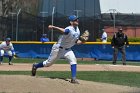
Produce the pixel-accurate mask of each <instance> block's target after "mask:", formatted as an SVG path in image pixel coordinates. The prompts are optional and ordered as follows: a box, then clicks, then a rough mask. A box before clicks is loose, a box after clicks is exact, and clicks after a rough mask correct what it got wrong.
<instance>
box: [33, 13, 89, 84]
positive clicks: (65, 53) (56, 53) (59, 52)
mask: <svg viewBox="0 0 140 93" xmlns="http://www.w3.org/2000/svg"><path fill="white" fill-rule="evenodd" d="M69 21H70V26H68V27H66V28H65V29H63V28H60V27H56V26H53V25H49V26H48V28H49V29H56V30H57V31H60V32H61V33H62V36H60V37H59V39H58V42H57V43H55V44H54V45H53V47H52V50H51V53H50V56H49V57H48V59H47V60H45V61H43V62H40V63H38V64H33V66H32V76H35V75H36V70H37V69H38V68H42V67H49V66H51V65H52V64H53V63H54V62H55V61H56V60H57V59H58V58H61V57H64V58H66V59H67V60H68V62H69V64H70V66H71V77H72V78H71V83H74V84H78V81H77V80H76V72H77V60H76V57H75V55H74V53H73V51H72V50H71V47H72V46H74V45H75V44H82V43H84V42H86V41H87V40H88V36H89V32H88V31H85V33H83V34H82V36H80V30H79V28H78V25H79V23H78V18H77V17H76V16H75V15H71V16H69Z"/></svg>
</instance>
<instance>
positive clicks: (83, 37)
mask: <svg viewBox="0 0 140 93" xmlns="http://www.w3.org/2000/svg"><path fill="white" fill-rule="evenodd" d="M88 38H89V32H88V30H86V31H85V32H84V33H83V34H82V35H81V36H80V38H79V40H81V41H82V42H86V41H87V40H88Z"/></svg>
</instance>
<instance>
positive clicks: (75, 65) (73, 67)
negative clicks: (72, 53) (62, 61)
mask: <svg viewBox="0 0 140 93" xmlns="http://www.w3.org/2000/svg"><path fill="white" fill-rule="evenodd" d="M76 69H77V64H73V65H71V76H72V78H75V77H76Z"/></svg>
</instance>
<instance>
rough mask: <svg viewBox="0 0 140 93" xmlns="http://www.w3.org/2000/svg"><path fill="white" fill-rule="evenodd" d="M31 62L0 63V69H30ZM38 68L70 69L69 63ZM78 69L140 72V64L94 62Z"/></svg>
mask: <svg viewBox="0 0 140 93" xmlns="http://www.w3.org/2000/svg"><path fill="white" fill-rule="evenodd" d="M31 68H32V64H14V65H10V66H9V65H8V64H6V63H4V64H2V65H0V71H31ZM39 70H43V71H70V66H69V64H54V65H53V66H51V67H44V68H41V69H39ZM77 70H78V71H129V72H132V71H134V72H140V66H132V65H125V66H123V65H109V64H96V65H85V64H84V65H78V67H77Z"/></svg>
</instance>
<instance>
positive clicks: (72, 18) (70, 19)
mask: <svg viewBox="0 0 140 93" xmlns="http://www.w3.org/2000/svg"><path fill="white" fill-rule="evenodd" d="M77 19H78V17H77V16H75V15H71V16H69V21H75V20H77Z"/></svg>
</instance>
